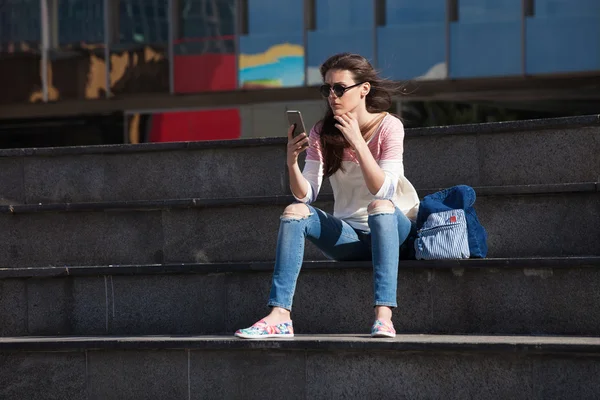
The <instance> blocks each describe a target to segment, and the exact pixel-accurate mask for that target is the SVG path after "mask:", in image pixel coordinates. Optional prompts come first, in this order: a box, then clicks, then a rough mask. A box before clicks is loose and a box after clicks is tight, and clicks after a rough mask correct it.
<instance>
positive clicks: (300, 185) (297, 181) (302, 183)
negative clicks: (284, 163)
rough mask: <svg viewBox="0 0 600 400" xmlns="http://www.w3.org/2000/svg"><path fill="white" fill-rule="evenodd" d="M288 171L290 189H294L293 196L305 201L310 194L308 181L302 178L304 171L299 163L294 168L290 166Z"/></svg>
mask: <svg viewBox="0 0 600 400" xmlns="http://www.w3.org/2000/svg"><path fill="white" fill-rule="evenodd" d="M288 171H289V175H290V189H292V194H293V195H294V196H296V197H297V198H299V199H303V198H305V197H306V194H307V193H308V181H307V180H306V178H304V176H302V171H300V167H299V166H298V163H297V162H296V163H294V164H293V165H292V166H289V165H288Z"/></svg>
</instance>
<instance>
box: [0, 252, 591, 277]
mask: <svg viewBox="0 0 600 400" xmlns="http://www.w3.org/2000/svg"><path fill="white" fill-rule="evenodd" d="M273 265H274V262H273V261H248V262H235V263H179V264H177V263H168V264H140V265H136V264H124V265H87V266H86V265H74V266H46V267H16V268H10V267H7V268H0V280H2V279H23V278H58V277H87V276H119V275H170V274H175V275H181V274H202V275H208V274H232V273H261V272H271V271H273ZM400 265H401V266H400V269H405V270H415V269H416V270H431V269H434V270H447V269H531V270H547V269H569V268H600V256H586V257H527V258H485V259H467V260H420V261H417V260H404V261H402V262H401V264H400ZM302 268H303V270H304V271H307V270H308V271H339V270H356V269H368V270H371V269H372V265H371V262H369V261H347V262H335V261H304V263H303V266H302Z"/></svg>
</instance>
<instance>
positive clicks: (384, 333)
mask: <svg viewBox="0 0 600 400" xmlns="http://www.w3.org/2000/svg"><path fill="white" fill-rule="evenodd" d="M371 336H372V337H375V338H382V337H387V338H393V337H396V330H395V329H394V324H392V323H391V322H386V321H384V320H381V319H378V320H377V321H375V323H374V324H373V326H372V327H371Z"/></svg>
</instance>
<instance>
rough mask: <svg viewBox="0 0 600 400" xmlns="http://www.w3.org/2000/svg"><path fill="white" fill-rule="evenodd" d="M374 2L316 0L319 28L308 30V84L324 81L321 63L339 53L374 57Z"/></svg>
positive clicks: (368, 57) (317, 25)
mask: <svg viewBox="0 0 600 400" xmlns="http://www.w3.org/2000/svg"><path fill="white" fill-rule="evenodd" d="M373 13H374V6H373V3H372V2H370V1H364V0H316V9H315V14H316V29H315V30H312V31H309V32H308V47H307V51H308V55H307V64H308V75H307V81H308V84H309V85H317V84H320V83H321V82H322V79H321V74H320V72H319V66H320V65H321V64H322V63H323V62H324V61H325V60H326V59H327V58H328V57H330V56H332V55H333V54H336V53H342V52H349V53H358V54H360V55H362V56H364V57H365V58H367V59H369V60H371V61H372V60H373V58H374V48H373V47H374V40H373V39H374V37H373V35H374V29H375V17H374V14H373Z"/></svg>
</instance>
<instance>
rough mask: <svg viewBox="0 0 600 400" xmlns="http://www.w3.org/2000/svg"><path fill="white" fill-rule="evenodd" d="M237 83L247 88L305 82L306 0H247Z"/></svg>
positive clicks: (291, 85) (286, 85)
mask: <svg viewBox="0 0 600 400" xmlns="http://www.w3.org/2000/svg"><path fill="white" fill-rule="evenodd" d="M246 1H247V3H248V13H247V21H246V23H245V24H243V25H247V26H248V32H247V33H246V34H243V35H240V55H239V60H238V68H239V71H238V85H239V86H240V87H242V88H245V89H254V88H255V89H261V88H276V87H293V86H302V85H304V75H305V74H304V2H303V1H302V0H286V1H282V0H246Z"/></svg>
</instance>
